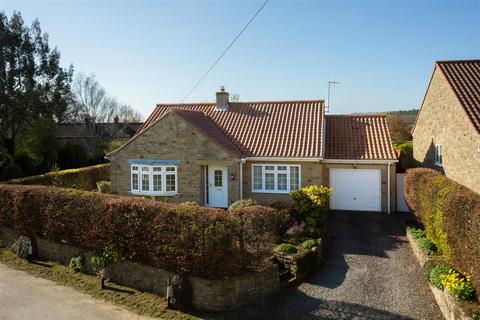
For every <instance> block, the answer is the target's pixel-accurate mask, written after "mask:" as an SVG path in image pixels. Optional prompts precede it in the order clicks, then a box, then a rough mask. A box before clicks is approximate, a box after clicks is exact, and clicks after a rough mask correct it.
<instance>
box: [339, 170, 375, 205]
mask: <svg viewBox="0 0 480 320" xmlns="http://www.w3.org/2000/svg"><path fill="white" fill-rule="evenodd" d="M380 187H381V183H380V169H333V168H332V169H330V188H332V189H333V193H332V196H331V197H330V209H332V210H358V211H380V199H381V198H380V197H381V189H380Z"/></svg>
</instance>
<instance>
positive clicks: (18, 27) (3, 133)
mask: <svg viewBox="0 0 480 320" xmlns="http://www.w3.org/2000/svg"><path fill="white" fill-rule="evenodd" d="M72 76H73V67H72V66H70V67H69V68H62V67H61V66H60V53H59V51H58V50H57V49H56V48H54V49H51V48H50V46H49V44H48V35H47V34H46V33H42V30H41V28H40V23H39V22H38V20H35V21H34V22H33V23H32V25H31V27H28V26H26V25H25V24H24V21H23V19H22V16H21V14H20V13H19V12H14V13H13V15H12V16H11V18H10V19H9V18H8V17H7V16H6V15H5V13H4V12H0V145H3V146H5V147H6V148H7V149H8V151H9V153H10V154H14V153H15V150H16V140H17V138H18V136H19V135H20V134H22V133H25V132H26V131H27V129H28V127H29V125H30V124H31V123H33V122H35V121H36V120H39V119H52V120H56V121H62V119H63V118H64V117H65V114H66V112H67V111H68V105H69V104H70V100H71V93H70V83H71V81H72Z"/></svg>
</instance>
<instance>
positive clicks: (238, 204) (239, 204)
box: [228, 199, 257, 211]
mask: <svg viewBox="0 0 480 320" xmlns="http://www.w3.org/2000/svg"><path fill="white" fill-rule="evenodd" d="M256 205H257V201H255V200H254V199H242V200H237V201H235V202H234V203H232V204H231V205H230V207H228V211H232V210H235V209H239V208H246V207H252V206H256Z"/></svg>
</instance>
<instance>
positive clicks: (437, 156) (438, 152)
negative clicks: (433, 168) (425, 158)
mask: <svg viewBox="0 0 480 320" xmlns="http://www.w3.org/2000/svg"><path fill="white" fill-rule="evenodd" d="M435 164H436V165H437V166H439V167H441V166H442V145H441V144H436V145H435Z"/></svg>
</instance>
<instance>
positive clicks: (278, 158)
mask: <svg viewBox="0 0 480 320" xmlns="http://www.w3.org/2000/svg"><path fill="white" fill-rule="evenodd" d="M240 161H242V162H245V161H290V162H291V161H297V162H320V161H323V158H287V157H246V158H242V159H240Z"/></svg>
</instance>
